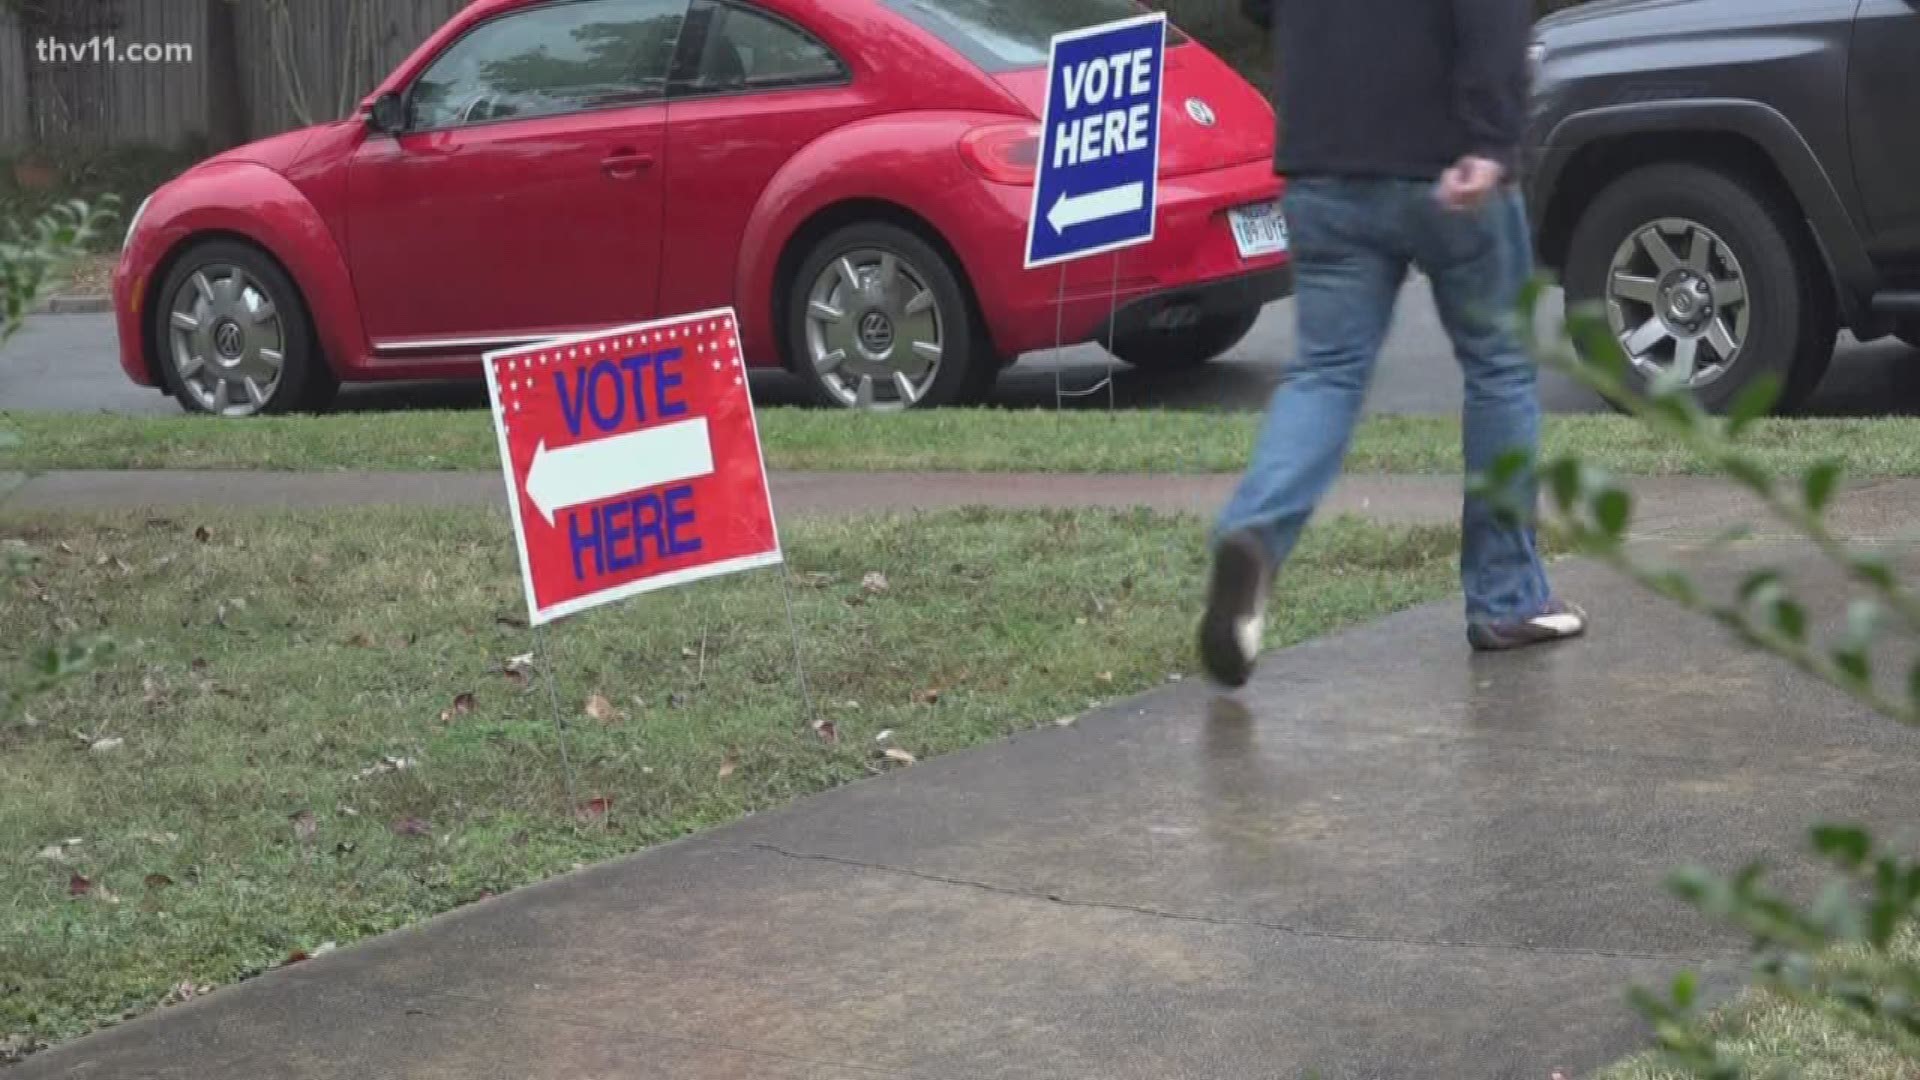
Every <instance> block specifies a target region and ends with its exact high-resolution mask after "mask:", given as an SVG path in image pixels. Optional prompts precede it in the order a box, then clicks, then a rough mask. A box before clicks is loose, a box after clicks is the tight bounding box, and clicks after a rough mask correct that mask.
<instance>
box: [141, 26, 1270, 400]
mask: <svg viewBox="0 0 1920 1080" xmlns="http://www.w3.org/2000/svg"><path fill="white" fill-rule="evenodd" d="M1140 10H1141V9H1140V7H1139V6H1138V5H1137V4H1135V3H1133V2H1132V0H545V2H542V0H479V2H477V3H475V4H473V5H472V6H470V7H468V8H467V9H466V10H465V11H463V12H462V13H461V14H459V15H457V16H456V17H455V18H454V19H453V20H452V21H451V22H449V23H448V24H447V25H445V26H444V27H442V28H441V29H440V30H439V31H438V32H437V33H435V34H434V35H433V36H432V38H430V39H429V40H428V41H427V42H426V43H425V44H424V45H422V46H421V47H420V48H419V49H418V50H417V51H416V52H415V53H414V54H413V55H412V56H411V57H410V58H408V60H407V61H406V62H405V63H403V64H401V65H400V67H399V69H398V70H396V71H395V72H394V73H393V74H392V75H390V76H388V77H387V79H386V81H385V82H383V83H382V84H381V85H380V86H379V88H378V89H377V90H376V91H375V92H374V93H373V94H372V95H371V96H369V97H368V98H367V100H366V102H365V103H364V104H363V105H362V107H361V108H360V110H359V113H358V115H356V116H355V117H354V118H352V119H349V120H343V121H339V122H336V123H331V124H323V125H320V126H318V127H314V128H310V129H307V130H304V131H295V132H291V133H288V134H285V135H280V136H277V137H274V138H270V139H266V140H264V141H261V142H258V143H254V144H252V145H250V146H245V147H241V148H240V149H237V150H233V151H229V152H227V153H224V154H221V155H219V156H218V157H215V158H212V159H211V160H208V161H206V162H203V163H202V164H200V165H198V166H196V167H195V168H193V169H192V170H191V171H189V172H187V173H186V174H184V175H182V176H181V177H179V178H178V179H176V180H174V181H173V182H171V183H169V184H167V185H166V186H165V187H163V188H161V189H160V190H159V191H157V192H155V193H154V195H153V196H152V198H150V199H149V200H148V201H147V202H146V203H145V204H143V205H142V206H141V208H140V210H139V212H138V213H137V214H136V216H135V219H134V221H133V222H132V225H131V229H130V234H129V236H128V240H127V248H126V251H125V255H124V257H123V258H122V260H121V263H120V268H119V271H118V272H117V273H116V275H115V277H114V303H115V307H116V309H117V311H118V318H119V331H120V341H121V363H122V365H123V366H124V367H125V369H126V371H127V374H128V375H130V376H131V377H132V378H133V380H134V381H135V382H137V383H140V384H143V385H147V386H154V387H159V388H161V389H163V390H164V391H166V392H167V393H169V394H172V395H173V396H174V397H176V398H178V399H179V400H180V402H181V404H182V405H184V406H185V407H186V408H188V409H190V410H195V411H201V412H210V413H218V414H222V415H228V416H244V415H250V414H253V413H270V412H283V411H289V410H299V409H312V408H318V407H320V406H323V405H324V404H325V403H326V401H327V400H328V398H329V397H330V396H331V394H332V393H333V391H334V390H335V388H336V387H337V386H338V385H339V384H340V383H341V382H342V381H371V380H387V379H438V378H450V377H451V378H463V377H475V376H477V375H478V372H479V368H478V363H477V361H478V358H479V357H480V355H481V354H482V353H484V352H487V351H489V350H492V349H496V348H499V347H502V346H506V345H512V344H518V343H522V342H528V341H533V340H537V339H541V338H545V337H550V336H554V335H559V334H569V333H575V332H579V331H583V330H590V329H594V328H598V327H604V326H612V325H619V324H623V323H631V322H634V321H637V320H641V319H646V318H650V317H656V316H664V315H671V314H675V313H680V312H687V311H700V310H706V309H711V308H715V307H722V306H728V305H731V306H733V307H735V308H736V309H737V310H738V312H739V315H740V318H741V320H742V325H743V329H744V341H743V344H744V346H745V348H746V350H747V354H748V356H749V357H751V358H752V359H753V360H754V361H756V362H757V363H760V364H764V365H767V366H776V365H784V366H785V367H787V368H789V369H791V370H792V371H794V372H795V373H797V374H798V375H799V376H800V377H801V378H802V379H803V380H805V382H806V383H807V385H808V386H810V387H811V388H812V390H813V392H814V393H815V395H816V396H817V397H818V398H819V400H820V401H821V402H823V403H826V404H829V405H839V406H846V407H857V408H872V409H894V408H905V407H909V406H915V405H921V406H931V405H944V404H952V403H960V402H967V401H972V400H976V399H978V398H980V397H981V396H982V395H984V394H985V392H986V391H987V389H988V388H989V387H990V386H991V384H992V381H993V379H994V377H995V375H996V374H997V373H998V372H999V370H1000V369H1001V368H1002V367H1004V366H1005V365H1006V364H1009V363H1011V362H1012V361H1013V359H1014V358H1016V357H1018V356H1019V355H1020V354H1021V353H1023V352H1029V351H1032V350H1035V349H1040V348H1045V347H1049V346H1051V345H1053V344H1054V343H1055V341H1056V336H1057V335H1062V336H1063V339H1064V341H1066V342H1068V343H1072V342H1080V341H1092V340H1103V341H1104V340H1105V339H1106V336H1107V333H1108V326H1107V323H1108V316H1109V310H1110V308H1109V299H1108V298H1109V292H1110V290H1111V289H1112V288H1113V286H1114V285H1115V284H1116V282H1117V284H1118V288H1119V296H1120V307H1119V309H1118V314H1117V318H1115V319H1114V324H1115V325H1114V326H1113V327H1112V333H1113V335H1114V341H1115V344H1114V351H1115V352H1116V353H1117V354H1118V355H1119V356H1120V357H1121V358H1122V359H1123V360H1126V361H1128V362H1129V363H1134V364H1141V365H1160V366H1174V365H1183V364H1192V363H1199V362H1202V361H1205V360H1208V359H1211V358H1212V357H1214V356H1217V355H1218V354H1220V353H1222V352H1225V351H1226V350H1227V349H1228V348H1230V347H1232V346H1233V344H1234V343H1235V342H1237V341H1238V340H1239V339H1240V338H1241V337H1242V336H1244V335H1245V334H1246V332H1247V331H1248V329H1249V328H1250V327H1251V326H1252V324H1253V320H1254V318H1255V317H1256V315H1257V314H1258V312H1259V310H1260V308H1261V306H1262V305H1264V304H1265V303H1267V302H1268V301H1271V300H1274V299H1277V298H1279V297H1281V296H1283V295H1285V294H1286V292H1287V291H1288V288H1289V283H1290V275H1289V273H1288V261H1287V255H1286V235H1285V227H1284V223H1282V222H1281V221H1280V219H1279V216H1278V214H1277V212H1276V210H1275V206H1276V200H1277V198H1278V196H1279V193H1280V181H1279V180H1278V178H1276V177H1275V176H1274V174H1273V169H1272V167H1271V164H1270V162H1271V157H1272V151H1273V142H1274V117H1273V111H1272V109H1271V107H1270V106H1269V105H1268V103H1267V101H1266V100H1265V98H1264V97H1263V96H1262V95H1261V94H1259V93H1258V92H1257V91H1255V89H1254V88H1253V87H1251V86H1249V85H1248V84H1247V83H1246V81H1244V80H1243V79H1241V78H1240V77H1239V76H1238V75H1237V74H1235V73H1234V72H1233V71H1232V70H1231V69H1230V68H1229V67H1228V66H1227V65H1226V64H1225V63H1223V62H1221V61H1220V59H1219V58H1217V57H1215V56H1214V55H1213V54H1212V53H1210V52H1208V51H1207V50H1206V49H1204V48H1202V47H1201V46H1200V45H1198V44H1196V43H1194V42H1192V41H1190V40H1188V39H1187V38H1185V37H1184V36H1182V35H1180V34H1179V33H1178V32H1177V31H1172V30H1170V31H1169V35H1170V36H1169V40H1168V50H1167V62H1166V74H1165V82H1164V86H1165V89H1164V95H1163V102H1162V112H1163V123H1162V132H1163V133H1162V136H1161V145H1162V180H1161V183H1160V189H1159V190H1160V209H1159V218H1158V221H1157V227H1156V235H1155V238H1154V240H1153V241H1152V243H1150V244H1148V245H1144V246H1142V247H1138V248H1134V249H1130V250H1127V251H1123V252H1120V253H1118V254H1117V255H1105V256H1099V257H1093V258H1088V259H1085V260H1083V261H1080V262H1077V263H1073V264H1070V265H1069V266H1068V268H1067V269H1066V270H1065V271H1064V277H1063V276H1062V271H1061V270H1059V269H1057V268H1049V269H1043V270H1035V271H1031V272H1029V271H1025V270H1023V269H1022V263H1023V260H1022V252H1023V249H1024V242H1025V232H1026V221H1027V215H1028V211H1029V203H1030V201H1031V199H1032V190H1033V189H1032V183H1033V175H1034V161H1035V151H1036V149H1037V136H1038V132H1039V124H1038V121H1037V119H1036V118H1037V117H1038V116H1039V115H1040V113H1041V111H1042V108H1043V104H1044V102H1043V98H1044V96H1045V92H1046V73H1045V64H1046V59H1047V49H1048V42H1049V39H1050V38H1051V37H1052V36H1053V35H1054V34H1055V33H1057V32H1060V31H1064V30H1070V29H1075V28H1079V27H1083V26H1089V25H1094V24H1097V23H1102V22H1106V21H1110V20H1114V19H1118V18H1125V17H1129V16H1132V15H1135V14H1138V13H1139V11H1140Z"/></svg>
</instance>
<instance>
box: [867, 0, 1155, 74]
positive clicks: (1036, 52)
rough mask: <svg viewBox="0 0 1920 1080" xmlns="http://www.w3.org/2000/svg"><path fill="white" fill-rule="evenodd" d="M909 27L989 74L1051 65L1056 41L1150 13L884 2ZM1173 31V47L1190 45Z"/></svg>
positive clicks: (1079, 2)
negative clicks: (1069, 33) (1051, 47)
mask: <svg viewBox="0 0 1920 1080" xmlns="http://www.w3.org/2000/svg"><path fill="white" fill-rule="evenodd" d="M882 2H883V3H884V4H885V5H886V6H887V7H889V8H891V9H892V10H894V11H896V12H898V13H900V14H901V15H902V16H904V17H905V18H906V19H907V20H908V21H910V22H912V23H914V24H915V25H916V26H919V27H920V28H921V29H923V30H926V31H927V32H929V33H931V34H933V35H934V36H935V37H938V38H939V39H940V40H942V41H944V42H946V43H947V44H948V45H951V46H952V47H953V48H954V49H956V50H958V51H959V52H960V53H961V54H962V55H964V56H966V57H967V59H969V60H972V61H973V62H974V63H976V64H978V65H980V66H981V67H982V68H985V69H986V70H988V71H1014V70H1018V69H1020V68H1030V67H1039V66H1041V65H1044V64H1045V63H1046V62H1047V47H1048V44H1049V43H1050V42H1051V41H1052V40H1053V36H1054V35H1055V34H1058V33H1062V32H1064V31H1068V30H1081V29H1084V28H1086V27H1089V26H1098V25H1100V24H1101V23H1105V22H1113V21H1114V20H1116V19H1126V18H1131V17H1133V16H1135V15H1139V14H1141V13H1143V12H1145V11H1146V10H1147V8H1146V7H1145V6H1144V5H1142V4H1139V3H1136V2H1135V0H882ZM1186 40H1187V39H1186V37H1185V36H1184V35H1182V34H1181V33H1180V32H1179V31H1178V30H1175V29H1173V28H1172V27H1168V29H1167V44H1168V45H1169V46H1173V45H1178V44H1180V43H1181V42H1184V41H1186Z"/></svg>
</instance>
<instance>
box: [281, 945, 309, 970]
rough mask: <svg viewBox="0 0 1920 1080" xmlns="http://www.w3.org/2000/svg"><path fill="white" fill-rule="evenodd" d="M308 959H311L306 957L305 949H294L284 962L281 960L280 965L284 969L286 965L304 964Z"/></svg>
mask: <svg viewBox="0 0 1920 1080" xmlns="http://www.w3.org/2000/svg"><path fill="white" fill-rule="evenodd" d="M309 959H311V957H309V956H308V955H307V951H306V950H305V949H295V950H293V951H292V952H290V953H288V954H287V958H286V959H285V960H282V961H281V962H280V963H281V966H283V967H284V966H286V965H288V964H300V963H305V962H306V961H307V960H309Z"/></svg>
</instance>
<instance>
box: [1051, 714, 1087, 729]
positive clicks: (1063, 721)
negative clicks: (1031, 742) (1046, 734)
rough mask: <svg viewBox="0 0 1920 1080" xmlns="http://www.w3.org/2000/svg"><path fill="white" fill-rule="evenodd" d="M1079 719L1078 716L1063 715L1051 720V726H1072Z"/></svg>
mask: <svg viewBox="0 0 1920 1080" xmlns="http://www.w3.org/2000/svg"><path fill="white" fill-rule="evenodd" d="M1079 719H1080V718H1079V717H1077V716H1063V717H1061V718H1060V719H1058V720H1055V721H1054V722H1053V726H1054V727H1072V726H1073V725H1074V724H1075V723H1076V722H1077V721H1078V720H1079Z"/></svg>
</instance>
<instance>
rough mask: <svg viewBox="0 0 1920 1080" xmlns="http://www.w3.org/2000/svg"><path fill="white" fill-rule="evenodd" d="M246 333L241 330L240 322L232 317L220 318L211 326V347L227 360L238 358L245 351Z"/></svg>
mask: <svg viewBox="0 0 1920 1080" xmlns="http://www.w3.org/2000/svg"><path fill="white" fill-rule="evenodd" d="M246 345H247V339H246V335H245V334H244V333H242V332H241V330H240V324H239V323H237V322H234V321H233V320H232V319H222V320H220V324H219V325H218V326H215V327H214V328H213V347H214V348H215V349H216V350H218V351H219V353H220V355H221V356H223V357H225V358H226V359H228V360H238V359H239V358H240V354H241V353H242V352H245V351H246Z"/></svg>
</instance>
